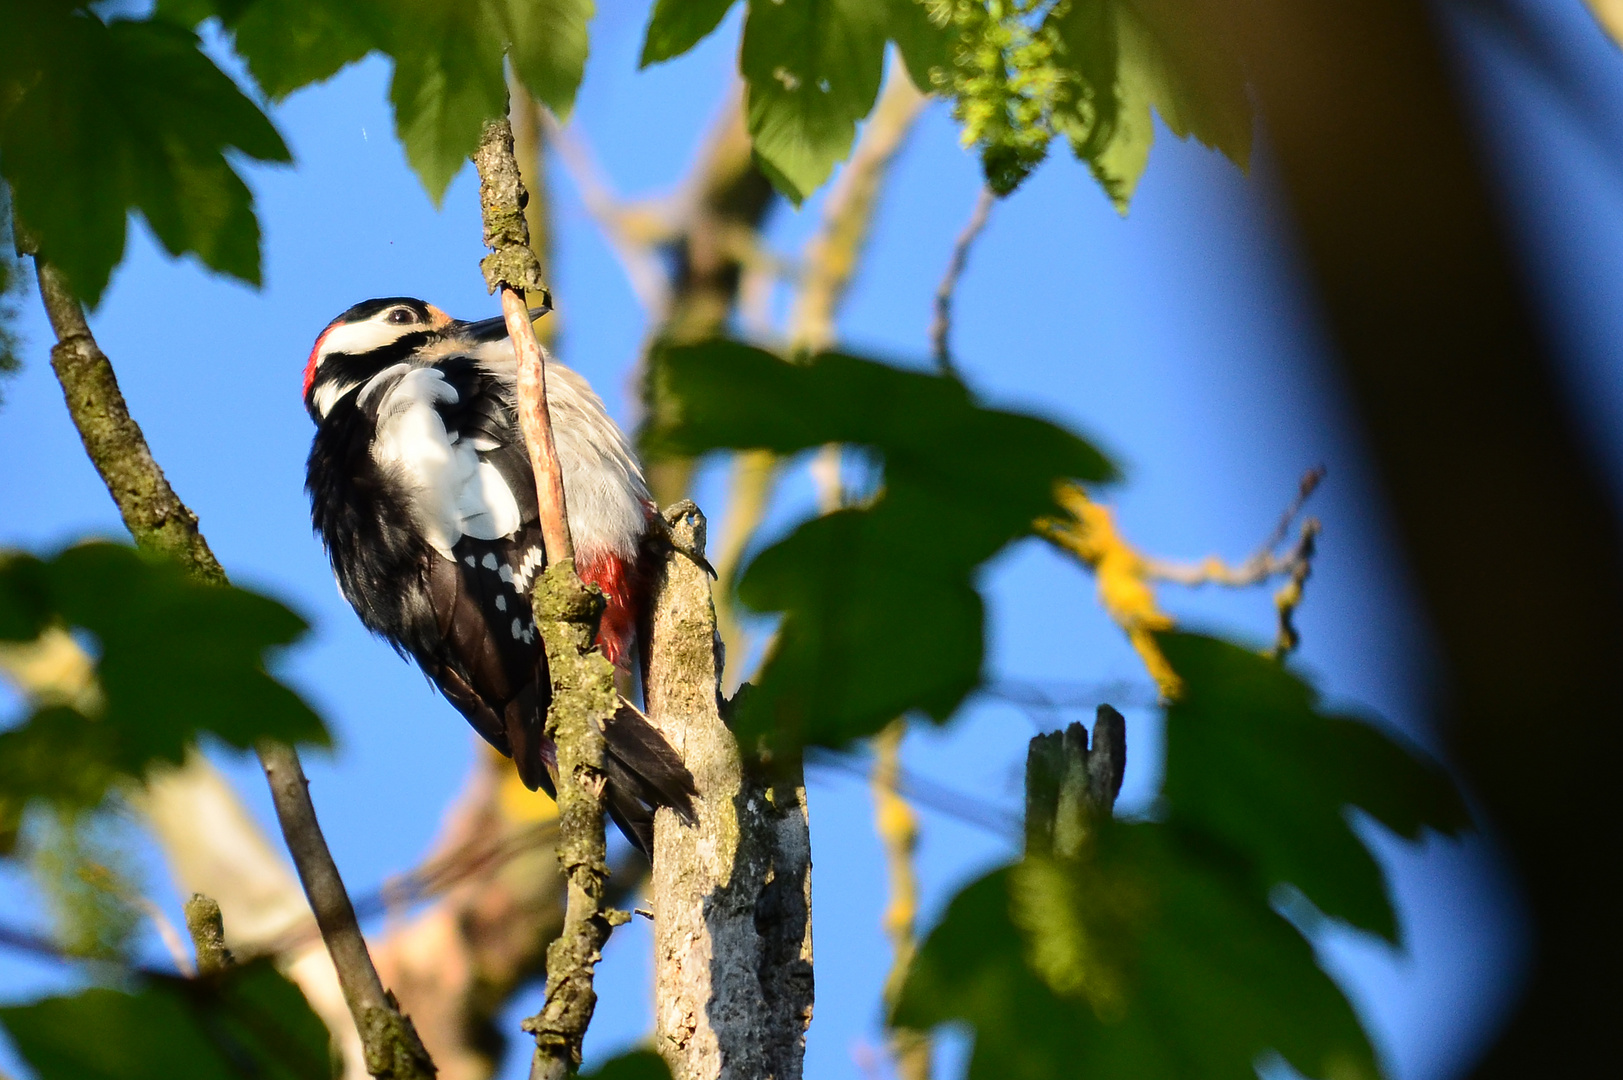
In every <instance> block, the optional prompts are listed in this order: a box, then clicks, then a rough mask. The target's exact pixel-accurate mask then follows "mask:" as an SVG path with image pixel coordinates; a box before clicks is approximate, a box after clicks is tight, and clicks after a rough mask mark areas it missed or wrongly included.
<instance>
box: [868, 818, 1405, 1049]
mask: <svg viewBox="0 0 1623 1080" xmlns="http://www.w3.org/2000/svg"><path fill="white" fill-rule="evenodd" d="M951 1021H963V1022H966V1023H968V1024H970V1025H971V1026H972V1027H973V1028H974V1030H975V1045H974V1050H973V1053H972V1055H971V1058H970V1062H969V1066H968V1072H967V1076H968V1077H969V1080H994V1078H996V1080H1052V1078H1053V1077H1057V1076H1099V1077H1133V1078H1134V1080H1160V1078H1166V1080H1208V1078H1210V1080H1254V1078H1255V1076H1256V1072H1255V1066H1256V1063H1257V1060H1258V1059H1259V1058H1260V1057H1261V1056H1263V1055H1264V1054H1266V1053H1268V1052H1269V1051H1274V1052H1277V1053H1278V1054H1280V1055H1281V1056H1283V1057H1284V1058H1285V1060H1287V1061H1289V1062H1290V1063H1291V1064H1292V1065H1293V1066H1295V1067H1296V1068H1297V1069H1298V1070H1299V1071H1300V1072H1302V1073H1303V1074H1304V1075H1306V1076H1309V1077H1319V1078H1327V1080H1328V1078H1334V1080H1352V1078H1355V1077H1367V1078H1373V1077H1375V1076H1378V1075H1379V1071H1378V1069H1377V1067H1376V1064H1375V1061H1374V1056H1373V1054H1372V1052H1371V1050H1370V1047H1369V1044H1368V1041H1367V1040H1366V1038H1365V1037H1364V1034H1363V1032H1362V1030H1361V1029H1360V1027H1359V1024H1358V1020H1357V1017H1356V1016H1355V1015H1354V1014H1353V1011H1352V1009H1351V1007H1350V1006H1349V1005H1348V1004H1347V1002H1346V1000H1345V998H1343V997H1342V995H1341V993H1340V991H1339V990H1338V989H1337V988H1336V985H1335V983H1333V982H1332V981H1331V980H1330V978H1329V977H1328V976H1327V975H1326V974H1325V973H1324V972H1323V971H1322V970H1321V969H1320V968H1319V967H1318V965H1317V964H1316V963H1315V962H1314V958H1313V951H1312V949H1311V948H1310V947H1309V946H1308V944H1307V942H1306V941H1304V940H1303V939H1302V938H1301V936H1300V935H1299V934H1297V932H1296V931H1295V930H1294V929H1293V928H1292V927H1291V925H1290V924H1289V923H1288V922H1286V921H1285V920H1284V919H1283V918H1281V917H1280V916H1279V915H1277V914H1275V913H1274V912H1273V911H1272V910H1270V909H1269V907H1268V906H1267V904H1266V903H1265V902H1264V901H1262V900H1260V899H1259V898H1258V897H1257V896H1256V895H1255V894H1254V893H1253V892H1252V891H1251V890H1249V889H1248V888H1247V887H1246V883H1245V881H1244V879H1243V877H1240V876H1238V875H1237V874H1236V872H1235V869H1234V867H1233V866H1231V865H1228V864H1227V863H1226V862H1224V861H1223V860H1222V859H1221V858H1220V857H1217V856H1215V855H1214V854H1213V853H1211V852H1205V851H1201V850H1198V849H1197V848H1195V847H1193V846H1191V845H1189V844H1187V843H1184V842H1182V841H1181V840H1180V839H1178V838H1177V837H1176V836H1175V834H1174V830H1172V829H1170V828H1169V827H1167V826H1163V825H1154V824H1137V825H1123V824H1114V825H1110V826H1108V827H1106V828H1104V829H1101V830H1100V832H1099V834H1098V836H1097V838H1096V840H1095V842H1094V846H1093V848H1092V852H1091V857H1090V858H1088V859H1087V860H1085V861H1070V860H1060V859H1054V860H1048V859H1041V858H1028V859H1025V860H1023V861H1022V862H1020V863H1017V864H1015V865H1014V866H1011V867H1006V868H1004V869H1001V870H997V871H995V872H993V873H992V874H989V875H988V876H986V877H984V878H982V879H980V880H979V881H977V882H975V883H973V884H972V885H970V886H969V887H968V888H966V889H965V890H964V891H963V892H961V893H959V894H958V896H957V897H955V898H954V899H953V901H952V903H951V904H950V905H949V906H948V908H947V912H946V915H945V916H944V917H943V918H942V920H941V923H940V925H938V926H937V927H936V928H935V929H934V930H932V931H931V932H930V935H929V937H928V939H927V940H926V941H925V943H924V945H923V947H922V948H921V949H920V950H919V953H918V955H917V957H916V959H915V960H914V963H913V965H912V967H911V969H910V970H909V973H908V976H907V980H906V983H905V984H904V986H903V989H902V993H901V996H900V999H899V1001H898V1003H897V1007H896V1010H895V1015H894V1017H893V1022H894V1023H896V1024H897V1025H899V1026H902V1027H907V1028H912V1029H918V1030H923V1029H928V1028H930V1027H933V1026H935V1025H937V1024H941V1023H946V1022H951Z"/></svg>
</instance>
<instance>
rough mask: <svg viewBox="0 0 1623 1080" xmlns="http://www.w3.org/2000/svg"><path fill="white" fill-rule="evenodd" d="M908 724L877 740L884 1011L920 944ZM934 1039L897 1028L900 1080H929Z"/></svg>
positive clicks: (893, 1036) (893, 1046)
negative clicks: (887, 955) (905, 762)
mask: <svg viewBox="0 0 1623 1080" xmlns="http://www.w3.org/2000/svg"><path fill="white" fill-rule="evenodd" d="M906 734H907V721H906V720H902V719H896V720H892V721H891V722H890V723H889V724H888V725H886V727H885V730H883V731H881V732H880V733H879V734H878V735H877V736H876V737H875V738H874V766H873V780H872V787H873V799H874V828H875V831H876V832H878V834H879V840H880V843H882V844H883V845H884V847H885V871H886V876H887V877H888V878H889V881H890V903H888V904H887V905H886V906H885V915H884V927H885V935H886V936H887V937H889V938H890V945H891V962H890V974H889V975H888V976H886V978H885V1008H886V1010H887V1011H889V1010H890V1009H892V1008H894V1006H895V1004H896V998H897V995H898V994H900V993H901V988H902V981H903V980H904V979H905V978H906V977H907V969H908V966H909V965H910V964H911V963H912V962H913V953H914V951H915V949H916V948H917V946H918V942H917V940H916V939H915V936H914V922H915V920H917V918H918V910H919V883H918V875H917V874H916V873H914V870H913V851H914V849H915V848H916V847H917V846H918V837H919V829H918V817H917V815H915V814H914V813H913V808H912V807H911V806H909V805H908V803H907V800H906V799H904V798H902V795H901V791H900V787H901V753H902V739H903V737H904V736H905V735H906ZM930 1042H931V1040H930V1035H929V1033H928V1032H924V1031H913V1030H911V1029H908V1028H893V1029H892V1030H891V1033H890V1053H891V1058H892V1059H893V1060H894V1062H895V1064H896V1075H897V1076H898V1077H900V1078H901V1080H930V1055H931V1045H930Z"/></svg>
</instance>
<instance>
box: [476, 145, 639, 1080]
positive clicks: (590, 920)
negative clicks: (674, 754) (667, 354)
mask: <svg viewBox="0 0 1623 1080" xmlns="http://www.w3.org/2000/svg"><path fill="white" fill-rule="evenodd" d="M474 164H475V165H477V166H478V169H479V181H480V182H479V202H480V207H481V210H482V212H483V218H484V228H485V244H486V246H488V247H489V248H490V249H491V254H490V255H488V256H487V257H486V258H485V259H484V261H483V262H482V263H481V268H482V269H483V270H484V273H485V281H486V284H488V285H489V286H490V289H491V291H492V292H500V293H501V297H502V311H503V314H504V315H506V317H507V332H508V336H509V337H510V338H511V339H512V341H513V350H514V352H515V354H516V355H517V357H518V399H519V400H518V409H519V419H520V423H521V426H522V427H523V429H524V440H525V442H526V444H527V445H528V447H529V452H530V464H531V466H532V468H533V469H534V471H535V482H536V494H537V498H538V500H539V502H540V512H541V531H542V536H543V539H544V542H545V545H546V549H547V569H546V572H545V573H544V574H542V575H541V577H540V578H539V579H538V580H537V581H536V584H535V592H534V598H533V601H534V609H535V624H536V630H537V631H538V632H539V633H540V635H541V641H542V644H543V646H544V647H545V649H546V655H547V669H548V674H549V677H550V679H551V682H552V703H551V705H550V707H549V708H548V710H547V718H546V726H545V731H546V735H547V737H548V738H549V739H551V740H552V743H553V745H554V746H556V747H557V754H558V758H557V766H558V824H559V837H558V862H559V864H560V865H561V866H562V867H563V870H564V874H565V876H566V878H567V879H568V886H567V899H566V904H565V908H564V925H563V932H562V934H560V935H559V937H558V940H556V941H554V942H553V943H552V946H551V947H550V948H549V949H548V950H547V996H546V1001H545V1003H544V1004H543V1005H542V1007H541V1011H540V1012H538V1013H537V1014H536V1015H534V1016H532V1017H530V1018H529V1019H528V1020H526V1021H525V1022H524V1030H526V1031H528V1032H530V1033H532V1034H533V1035H534V1036H535V1055H534V1058H533V1059H532V1061H531V1065H530V1075H531V1077H532V1078H535V1080H542V1078H545V1080H554V1078H557V1077H562V1076H565V1075H568V1074H569V1073H571V1072H573V1071H574V1070H575V1069H577V1068H578V1067H579V1066H580V1056H581V1043H582V1041H583V1040H584V1039H585V1037H586V1028H587V1026H588V1025H589V1024H590V1023H591V1020H592V1012H593V1010H594V1009H595V1008H596V1005H597V993H596V991H595V990H594V988H593V975H594V972H595V967H596V964H597V961H598V959H599V957H600V955H601V952H602V948H603V944H604V942H606V941H607V940H608V936H609V931H610V930H611V929H612V927H613V924H614V922H615V921H622V920H619V919H616V918H615V916H616V915H617V914H618V913H612V912H609V911H608V910H607V909H606V908H605V906H604V903H603V892H604V886H605V882H606V880H607V878H608V872H609V869H608V863H607V862H606V860H605V854H604V852H605V845H604V838H603V789H604V782H605V778H604V774H603V752H604V748H603V725H604V724H605V723H606V722H607V721H608V720H609V719H610V718H611V717H613V715H614V712H615V709H616V708H617V707H618V704H619V695H618V693H617V692H616V690H615V685H614V668H613V666H612V665H611V664H610V663H609V662H608V660H606V659H605V658H604V657H603V655H602V654H601V653H599V652H598V651H597V650H596V649H595V648H594V641H595V639H596V637H597V624H598V619H599V618H600V617H601V615H602V613H603V596H602V593H600V592H598V591H597V590H596V589H592V588H588V587H587V586H585V585H583V584H582V583H581V581H580V578H579V577H578V576H577V575H576V573H575V562H574V550H573V545H572V544H571V542H570V536H569V517H568V507H567V505H566V503H565V500H564V488H563V474H562V470H561V468H560V466H559V462H558V455H557V451H556V448H555V447H554V445H553V441H552V420H551V416H550V414H549V412H548V409H547V388H546V364H545V362H544V358H543V356H542V353H541V346H540V343H539V342H537V340H536V337H535V331H534V328H533V327H532V326H531V324H530V318H529V313H528V310H527V309H526V308H525V305H524V300H523V296H522V292H532V293H534V292H541V293H545V285H544V284H543V283H542V281H541V273H540V263H539V261H538V260H537V259H536V256H535V252H534V251H533V250H532V249H531V248H530V235H529V227H528V224H527V223H526V221H525V217H524V208H525V203H526V202H527V201H528V197H527V195H526V194H525V191H524V184H523V180H522V178H521V176H520V173H519V167H518V162H517V161H516V159H515V158H514V156H513V129H512V127H511V126H510V125H509V123H508V122H507V121H506V120H505V119H504V120H497V121H491V122H490V123H488V124H486V125H485V132H484V137H483V139H482V140H481V142H480V145H479V150H478V152H477V153H476V154H475V155H474Z"/></svg>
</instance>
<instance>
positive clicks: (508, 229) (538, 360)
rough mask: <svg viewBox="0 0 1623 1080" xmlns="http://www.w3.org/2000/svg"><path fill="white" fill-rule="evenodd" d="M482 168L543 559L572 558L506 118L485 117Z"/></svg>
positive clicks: (536, 268) (537, 267)
mask: <svg viewBox="0 0 1623 1080" xmlns="http://www.w3.org/2000/svg"><path fill="white" fill-rule="evenodd" d="M473 161H474V165H476V166H477V167H478V169H479V207H480V210H481V213H482V217H483V220H484V231H485V246H486V247H488V248H490V254H489V255H486V256H485V257H484V258H483V259H481V260H480V262H479V269H480V270H482V271H483V272H484V275H485V284H486V285H488V286H489V287H490V291H491V292H493V293H500V294H501V302H502V315H503V316H504V317H505V318H506V319H507V335H508V337H509V338H511V339H512V342H513V353H514V355H515V356H516V357H517V359H518V414H519V425H520V426H521V427H522V428H523V430H524V443H525V445H526V446H527V447H528V448H529V452H530V467H531V468H532V469H533V470H534V471H535V493H536V498H537V499H538V500H539V501H540V507H541V538H542V542H543V544H544V545H545V546H546V549H547V563H548V565H556V564H558V563H561V562H562V561H564V560H565V559H570V560H573V559H574V546H573V544H572V543H571V542H570V538H569V510H568V507H567V506H565V504H564V481H563V470H562V469H561V467H560V466H559V464H558V451H557V447H556V446H555V445H554V444H553V439H552V415H551V414H550V413H549V412H548V411H547V370H546V363H545V362H544V361H543V359H542V356H541V343H540V342H539V341H538V340H536V336H535V327H534V326H533V325H532V324H531V322H530V309H529V306H528V305H527V304H526V303H525V300H524V294H525V293H536V294H539V295H540V296H542V297H546V301H545V303H546V306H549V307H550V306H551V298H550V296H548V294H547V287H546V284H545V283H544V282H543V281H542V280H541V261H540V260H539V259H537V258H536V257H535V252H534V251H533V250H531V248H530V228H529V224H528V223H527V222H526V221H525V218H524V206H525V203H526V202H528V196H527V195H526V193H525V191H524V181H523V180H522V179H521V177H520V175H519V168H518V161H517V159H515V158H514V156H513V128H512V126H511V125H510V124H509V123H508V122H507V121H506V120H505V119H502V120H491V121H488V122H487V123H486V124H485V131H484V135H483V137H482V138H481V139H480V142H479V149H478V151H476V152H475V154H474V158H473Z"/></svg>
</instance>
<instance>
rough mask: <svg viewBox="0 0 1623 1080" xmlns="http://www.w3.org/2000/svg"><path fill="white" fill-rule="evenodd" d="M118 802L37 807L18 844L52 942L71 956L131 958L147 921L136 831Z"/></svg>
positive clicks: (118, 959)
mask: <svg viewBox="0 0 1623 1080" xmlns="http://www.w3.org/2000/svg"><path fill="white" fill-rule="evenodd" d="M121 809H123V808H121V807H118V806H117V804H116V803H109V804H105V805H103V806H101V807H98V808H95V809H90V810H87V809H85V808H83V807H74V806H52V805H49V804H44V805H39V806H36V807H35V808H34V809H33V812H32V813H30V814H29V815H28V823H27V826H26V828H25V830H24V838H23V840H22V842H21V843H20V844H19V845H18V846H19V847H20V848H21V851H22V854H23V856H24V858H25V860H26V862H27V865H28V869H29V873H30V876H32V877H33V879H34V883H35V884H36V885H37V886H38V887H39V890H40V895H41V896H42V897H43V898H44V900H45V907H46V910H47V911H49V912H50V916H51V937H52V939H53V940H54V941H55V943H56V945H57V947H58V948H60V949H61V950H62V951H63V952H65V953H68V954H69V955H71V956H83V957H90V958H93V959H98V960H105V961H112V962H119V961H124V960H127V959H128V956H129V953H130V949H131V947H132V946H133V944H134V936H135V933H136V931H137V930H138V929H139V928H140V926H141V923H142V922H143V920H144V919H145V918H146V915H145V913H144V912H142V910H141V909H140V908H139V907H138V906H137V905H136V898H137V897H140V896H141V895H143V893H142V888H141V882H140V871H139V868H138V867H137V866H136V865H135V863H134V859H133V856H134V852H135V850H136V844H135V842H134V841H135V838H134V837H133V836H132V835H131V834H132V832H133V831H134V829H135V828H136V826H135V824H134V822H133V821H132V820H131V816H130V815H129V814H128V813H121V812H120V810H121Z"/></svg>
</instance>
